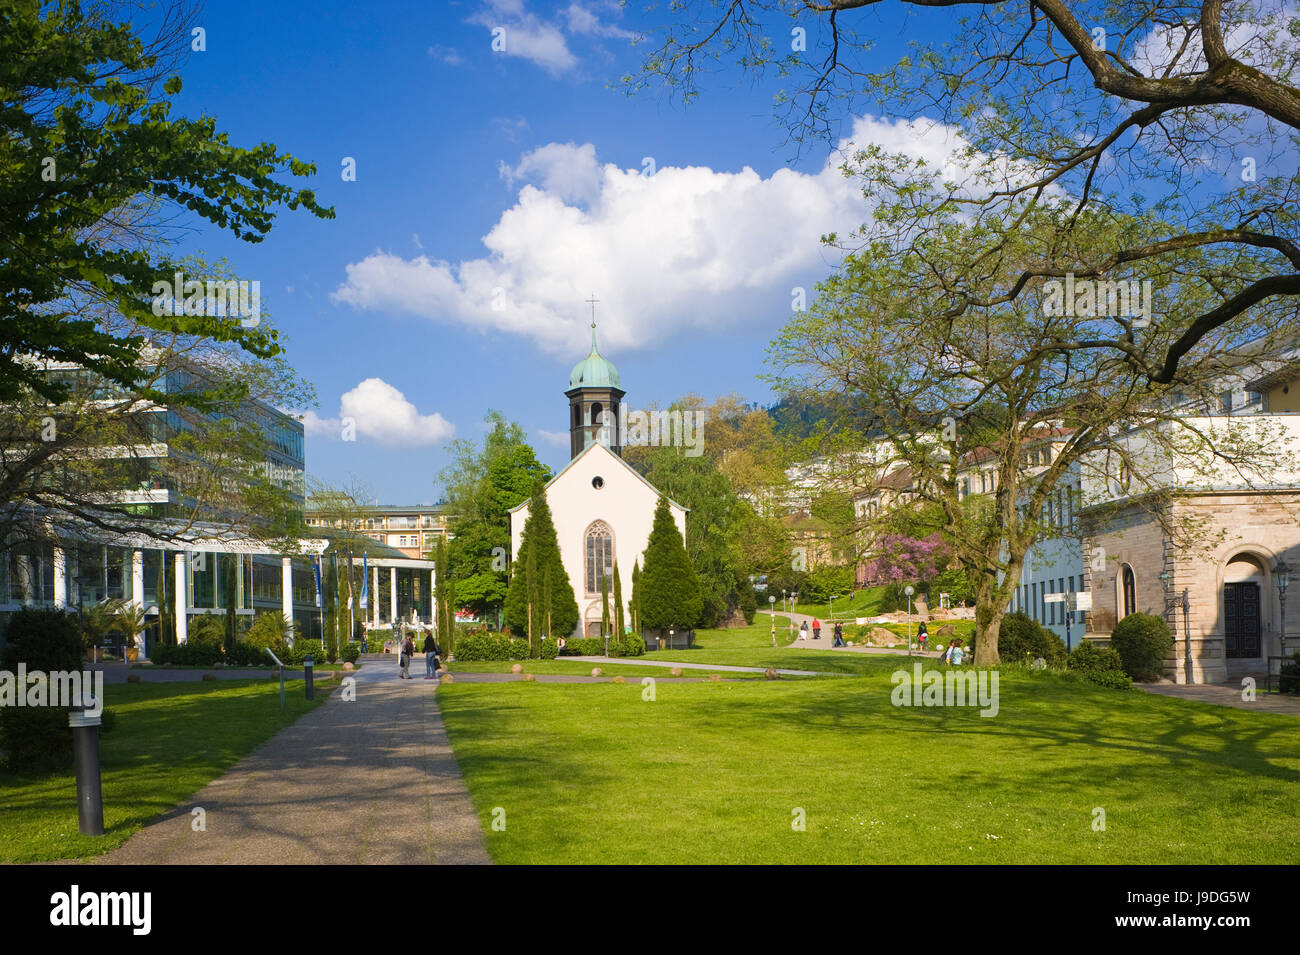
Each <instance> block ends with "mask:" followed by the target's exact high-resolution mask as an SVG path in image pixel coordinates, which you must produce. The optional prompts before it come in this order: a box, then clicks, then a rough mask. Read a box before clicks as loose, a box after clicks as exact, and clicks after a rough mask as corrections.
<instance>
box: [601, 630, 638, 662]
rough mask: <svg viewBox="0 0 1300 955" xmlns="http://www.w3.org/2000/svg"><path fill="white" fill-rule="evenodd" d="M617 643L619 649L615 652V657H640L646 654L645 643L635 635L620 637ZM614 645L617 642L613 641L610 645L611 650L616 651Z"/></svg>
mask: <svg viewBox="0 0 1300 955" xmlns="http://www.w3.org/2000/svg"><path fill="white" fill-rule="evenodd" d="M617 643H618V649H617V651H616V652H615V656H620V657H639V656H641V654H643V653H645V641H644V640H643V639H641V638H640V637H638V636H637V635H636V634H635V633H630V634H627V635H626V636H623V637H620V638H619V639H618V641H617ZM614 644H615V641H613V640H611V641H610V643H609V648H610V650H614Z"/></svg>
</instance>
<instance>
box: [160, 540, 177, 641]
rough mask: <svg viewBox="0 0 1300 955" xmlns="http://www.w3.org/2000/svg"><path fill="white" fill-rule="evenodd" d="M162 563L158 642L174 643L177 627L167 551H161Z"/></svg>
mask: <svg viewBox="0 0 1300 955" xmlns="http://www.w3.org/2000/svg"><path fill="white" fill-rule="evenodd" d="M159 553H160V554H161V555H162V565H161V566H160V567H159V568H158V642H159V643H163V644H168V645H170V644H173V643H175V642H176V627H175V626H174V625H173V623H172V613H171V606H172V597H171V593H170V589H171V588H169V587H168V586H167V551H165V550H163V551H159Z"/></svg>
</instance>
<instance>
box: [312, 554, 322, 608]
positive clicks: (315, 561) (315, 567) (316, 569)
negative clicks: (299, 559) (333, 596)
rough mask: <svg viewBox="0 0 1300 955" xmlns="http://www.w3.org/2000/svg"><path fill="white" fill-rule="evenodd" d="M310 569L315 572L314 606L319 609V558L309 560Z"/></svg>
mask: <svg viewBox="0 0 1300 955" xmlns="http://www.w3.org/2000/svg"><path fill="white" fill-rule="evenodd" d="M311 569H312V570H313V571H314V572H315V575H316V606H317V607H318V608H319V607H320V605H321V599H320V558H319V557H313V558H312V559H311Z"/></svg>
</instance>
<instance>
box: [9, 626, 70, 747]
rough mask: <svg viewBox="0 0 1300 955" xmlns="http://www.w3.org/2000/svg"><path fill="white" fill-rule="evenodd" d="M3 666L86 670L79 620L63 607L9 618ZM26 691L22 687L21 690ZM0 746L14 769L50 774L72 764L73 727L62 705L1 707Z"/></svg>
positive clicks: (48, 671)
mask: <svg viewBox="0 0 1300 955" xmlns="http://www.w3.org/2000/svg"><path fill="white" fill-rule="evenodd" d="M5 637H6V643H5V646H4V649H3V650H2V651H0V669H4V670H8V671H9V672H11V673H14V672H17V670H18V664H19V663H22V664H25V665H26V668H27V670H28V671H29V672H30V671H42V672H45V673H52V672H58V671H62V672H74V671H79V670H81V669H82V666H83V662H82V660H83V649H82V643H81V635H80V632H79V631H78V628H77V618H76V616H75V615H73V614H68V613H64V612H63V611H61V610H36V609H33V608H24V609H22V610H19V611H17V612H16V613H15V614H14V615H13V616H12V617H10V618H9V627H8V629H7V630H6V632H5ZM20 692H22V691H20ZM0 747H2V748H3V749H4V751H5V754H6V756H5V760H6V764H7V766H8V768H9V769H10V770H12V771H15V772H24V773H47V772H58V771H61V770H66V769H67V768H68V767H69V766H71V765H72V730H71V729H70V728H69V727H68V711H67V710H66V709H64V708H62V707H54V706H41V707H15V706H6V707H3V708H0Z"/></svg>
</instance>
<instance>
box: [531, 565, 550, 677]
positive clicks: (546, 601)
mask: <svg viewBox="0 0 1300 955" xmlns="http://www.w3.org/2000/svg"><path fill="white" fill-rule="evenodd" d="M552 593H553V591H552V589H551V568H549V567H547V568H546V582H545V584H544V585H543V586H542V609H543V610H544V611H545V614H546V618H545V621H544V622H545V624H546V626H545V627H544V628H543V629H542V632H543V633H544V634H545V635H546V637H547V638H548V639H550V640H554V639H555V634H553V633H551V621H552V620H553V619H554V618H555V615H554V614H553V613H552V612H551V594H552ZM541 654H542V647H541V644H540V643H539V644H538V645H537V646H535V647H533V655H534V656H535V657H539V656H541Z"/></svg>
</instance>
